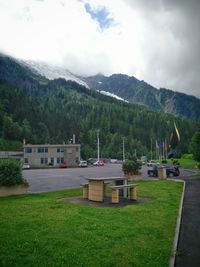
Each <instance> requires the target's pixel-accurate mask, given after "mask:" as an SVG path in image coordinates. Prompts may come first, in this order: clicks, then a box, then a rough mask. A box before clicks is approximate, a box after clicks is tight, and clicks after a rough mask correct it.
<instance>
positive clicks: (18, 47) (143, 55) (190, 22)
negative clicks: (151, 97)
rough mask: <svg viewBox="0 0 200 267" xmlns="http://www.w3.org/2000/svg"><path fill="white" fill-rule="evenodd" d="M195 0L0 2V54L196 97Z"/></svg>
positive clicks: (198, 20)
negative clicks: (129, 79) (130, 79)
mask: <svg viewBox="0 0 200 267" xmlns="http://www.w3.org/2000/svg"><path fill="white" fill-rule="evenodd" d="M199 13H200V0H6V1H5V0H0V32H1V40H0V51H1V52H3V53H6V54H9V55H11V56H14V57H17V58H21V59H27V60H36V61H43V62H46V63H49V64H53V65H57V66H63V67H65V68H67V69H69V70H70V71H71V72H73V73H75V74H78V75H83V76H89V75H95V74H97V73H102V74H104V75H111V74H113V73H123V74H127V75H130V76H135V77H136V78H138V79H140V80H144V81H146V82H148V83H150V84H151V85H153V86H155V87H156V88H160V87H164V88H168V89H171V90H175V91H179V92H183V93H187V94H192V95H195V96H197V97H199V98H200V30H199V28H200V15H199Z"/></svg>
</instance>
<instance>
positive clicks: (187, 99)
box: [85, 74, 200, 121]
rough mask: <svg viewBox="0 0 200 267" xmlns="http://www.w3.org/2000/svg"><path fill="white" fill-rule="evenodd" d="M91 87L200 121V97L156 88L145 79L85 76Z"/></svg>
mask: <svg viewBox="0 0 200 267" xmlns="http://www.w3.org/2000/svg"><path fill="white" fill-rule="evenodd" d="M85 81H86V82H87V84H88V85H89V87H90V88H94V89H96V90H100V91H101V90H103V91H108V92H110V93H113V94H116V95H117V96H119V97H121V98H123V99H125V100H127V101H129V102H130V103H138V104H141V105H144V106H146V107H148V108H150V109H153V110H159V111H163V112H166V113H170V114H173V115H175V116H178V117H184V118H188V119H192V120H195V121H198V120H199V119H200V99H198V98H196V97H194V96H190V95H186V94H183V93H179V92H174V91H172V90H168V89H165V88H161V89H159V90H158V89H156V88H155V87H153V86H151V85H149V84H148V83H146V82H144V81H140V80H138V79H136V78H135V77H133V76H132V77H130V76H128V75H123V74H113V75H111V76H109V77H106V76H104V75H96V76H91V77H87V78H85Z"/></svg>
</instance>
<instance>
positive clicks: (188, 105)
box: [17, 60, 200, 121]
mask: <svg viewBox="0 0 200 267" xmlns="http://www.w3.org/2000/svg"><path fill="white" fill-rule="evenodd" d="M17 63H20V64H21V65H22V67H25V68H26V69H27V70H29V71H30V72H32V73H33V74H35V75H36V76H42V77H43V78H44V77H45V78H47V79H49V80H54V79H58V78H63V79H65V80H66V81H69V80H71V81H75V82H76V83H78V84H80V85H83V86H85V87H87V88H93V89H95V90H97V91H98V92H100V93H102V94H104V95H108V96H111V97H114V98H116V99H118V100H122V101H126V102H130V103H137V104H140V105H143V106H145V107H147V108H149V109H152V110H156V111H163V112H165V113H170V114H173V115H175V116H177V117H183V118H188V119H191V120H195V121H198V120H199V119H200V99H198V98H196V97H194V96H190V95H186V94H183V93H179V92H175V91H172V90H169V89H165V88H161V89H156V88H155V87H153V86H151V85H150V84H148V83H146V82H144V81H140V80H138V79H136V78H135V77H133V76H128V75H124V74H113V75H111V76H109V77H107V76H104V75H102V74H98V75H95V76H90V77H80V76H77V75H75V74H73V73H71V72H70V71H69V70H67V69H64V68H62V67H56V66H52V65H49V64H46V63H42V62H35V61H22V60H20V61H17ZM33 76H34V75H33ZM33 78H34V77H33Z"/></svg>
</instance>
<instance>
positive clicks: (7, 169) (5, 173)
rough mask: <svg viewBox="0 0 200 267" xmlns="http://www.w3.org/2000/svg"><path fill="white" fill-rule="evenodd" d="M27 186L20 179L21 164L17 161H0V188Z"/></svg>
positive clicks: (24, 181) (21, 178) (25, 182)
mask: <svg viewBox="0 0 200 267" xmlns="http://www.w3.org/2000/svg"><path fill="white" fill-rule="evenodd" d="M20 184H23V185H26V186H27V185H28V183H27V181H26V180H24V179H23V177H22V164H21V162H20V161H19V160H15V159H3V160H0V186H13V185H20Z"/></svg>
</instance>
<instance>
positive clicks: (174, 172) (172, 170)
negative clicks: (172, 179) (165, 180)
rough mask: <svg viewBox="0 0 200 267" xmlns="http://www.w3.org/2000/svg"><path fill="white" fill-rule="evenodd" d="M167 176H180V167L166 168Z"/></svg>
mask: <svg viewBox="0 0 200 267" xmlns="http://www.w3.org/2000/svg"><path fill="white" fill-rule="evenodd" d="M166 172H167V176H179V175H180V170H179V167H178V166H176V165H172V166H168V167H167V168H166Z"/></svg>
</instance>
